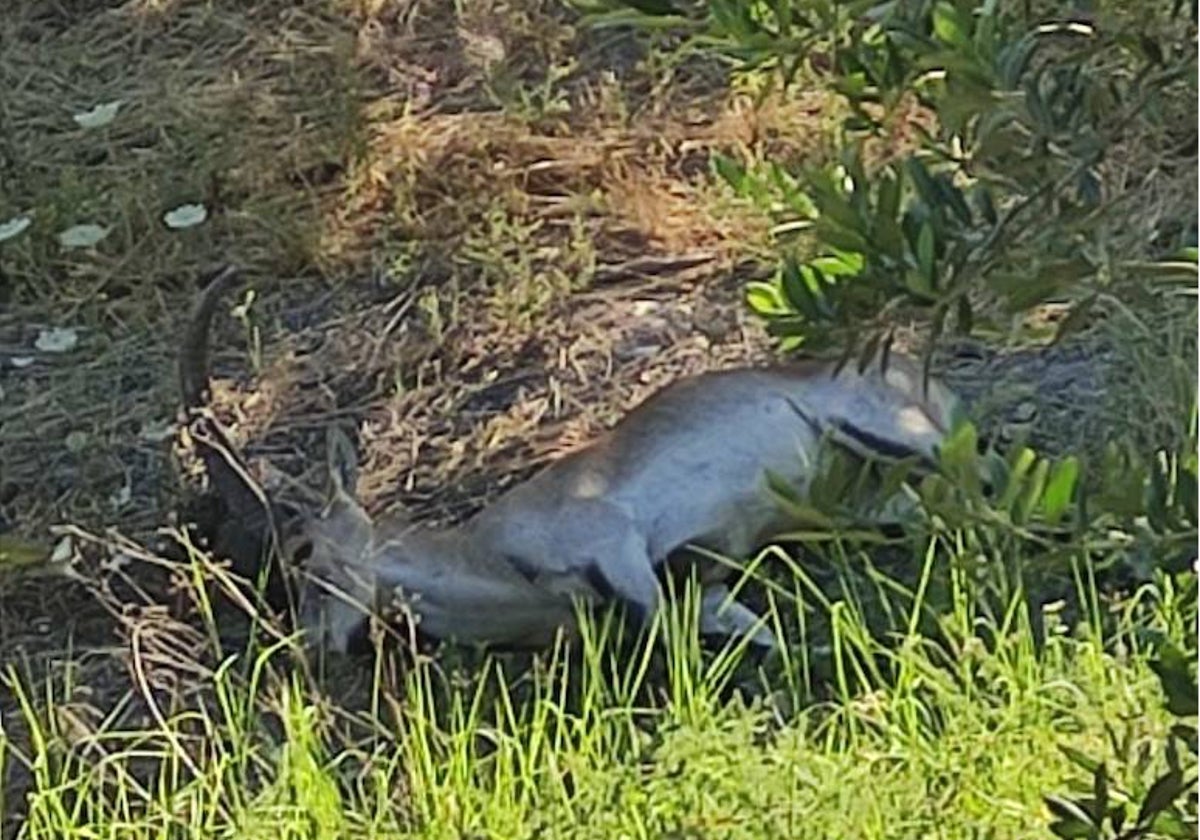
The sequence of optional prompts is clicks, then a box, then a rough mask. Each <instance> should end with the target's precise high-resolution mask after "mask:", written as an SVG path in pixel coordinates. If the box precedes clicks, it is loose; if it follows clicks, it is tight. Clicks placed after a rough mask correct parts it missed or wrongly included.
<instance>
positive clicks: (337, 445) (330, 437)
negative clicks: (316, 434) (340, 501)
mask: <svg viewBox="0 0 1200 840" xmlns="http://www.w3.org/2000/svg"><path fill="white" fill-rule="evenodd" d="M325 459H326V466H327V468H328V471H329V481H330V483H331V485H332V488H331V489H332V491H333V493H332V495H333V496H334V497H335V498H337V497H344V496H349V497H350V498H351V499H353V498H355V490H356V488H357V486H358V454H357V453H356V452H355V450H354V443H353V442H352V441H351V440H350V436H349V435H347V434H346V432H345V431H344V430H342V429H341V428H340V427H338V426H330V427H329V429H328V431H327V432H326V434H325Z"/></svg>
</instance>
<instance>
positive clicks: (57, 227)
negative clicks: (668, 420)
mask: <svg viewBox="0 0 1200 840" xmlns="http://www.w3.org/2000/svg"><path fill="white" fill-rule="evenodd" d="M0 42H3V43H4V45H5V47H4V49H3V50H0V89H4V90H5V91H6V92H7V93H6V95H5V96H4V97H0V128H2V129H3V130H0V182H2V183H3V185H4V188H3V190H0V221H2V220H6V219H9V218H11V217H13V216H16V215H18V214H28V215H30V216H31V217H32V219H33V225H32V227H31V228H30V230H29V231H27V232H26V233H25V234H24V235H23V236H21V237H19V238H17V239H13V240H10V241H7V242H4V243H2V244H0V301H3V302H4V303H5V306H4V307H3V308H0V389H2V398H0V429H2V430H3V432H2V434H0V464H3V468H2V470H0V485H2V486H0V506H2V507H0V511H2V513H3V519H4V520H5V522H6V523H7V525H5V526H4V527H6V528H8V529H9V530H7V531H6V532H5V538H6V539H10V538H12V537H14V536H16V537H20V538H22V539H29V540H32V541H34V542H35V543H38V544H41V545H43V546H48V545H49V544H50V543H52V542H53V541H56V540H57V539H58V537H53V536H51V534H50V529H51V527H53V526H60V525H62V524H64V523H70V524H71V525H70V527H71V528H72V529H73V530H72V531H71V533H72V534H73V535H74V536H73V539H74V541H75V544H76V546H77V549H78V550H79V551H80V552H81V555H82V557H83V558H84V559H83V564H82V566H81V568H83V569H85V570H86V571H87V572H88V573H89V574H94V575H95V576H96V578H97V579H100V580H102V581H104V583H103V587H102V589H101V590H100V594H101V595H102V597H101V598H99V599H97V598H96V597H95V595H96V593H95V592H94V591H87V590H86V588H84V587H77V586H74V585H70V584H66V583H55V584H54V585H45V583H44V582H42V581H39V580H36V579H34V580H24V579H17V580H10V581H6V582H2V583H0V586H3V587H4V594H3V597H0V659H3V661H5V662H10V663H15V664H16V667H17V669H18V673H19V674H20V676H21V678H22V679H23V680H24V681H25V682H26V684H27V685H38V686H45V687H46V689H47V691H51V692H53V693H54V694H55V699H56V700H57V701H59V702H61V703H64V704H66V705H67V706H68V707H69V708H77V709H79V710H80V713H79V719H78V721H76V722H77V723H79V721H83V723H85V724H88V725H89V726H91V725H93V724H94V725H96V726H99V724H97V723H96V722H97V721H100V720H104V721H105V722H106V723H105V725H106V726H118V725H119V726H127V727H131V728H136V727H139V726H141V725H142V724H143V723H144V722H145V721H146V720H147V719H148V718H147V715H149V714H150V707H149V706H147V702H148V698H149V697H152V696H154V692H149V693H147V692H146V685H145V684H141V685H140V687H139V680H142V681H143V683H144V680H145V679H148V677H147V676H146V675H145V674H141V675H139V670H138V668H135V667H133V666H134V663H140V664H139V666H138V667H139V668H141V667H149V665H147V664H146V663H151V664H153V663H157V664H156V665H154V668H153V670H154V673H155V674H156V675H157V676H156V677H155V679H160V678H161V679H163V680H167V682H166V683H163V687H165V688H167V689H170V691H179V692H182V693H181V694H180V695H179V698H178V699H179V701H180V702H183V698H184V696H185V695H186V693H187V692H186V691H184V689H186V686H187V685H192V684H197V683H198V682H203V681H204V680H205V679H206V677H205V672H204V667H208V666H206V665H204V663H197V662H196V661H194V659H195V658H194V657H187V656H183V655H182V653H183V652H184V651H185V650H186V649H187V648H188V647H189V643H186V639H189V638H191V637H190V636H188V635H187V634H188V632H190V631H187V628H188V627H191V626H194V622H192V619H191V618H189V617H190V616H194V615H195V611H196V608H197V605H196V604H194V603H192V602H190V601H189V600H188V596H187V593H188V592H189V589H190V586H189V583H188V581H186V580H181V579H180V578H179V575H178V573H175V572H171V573H167V572H164V571H163V570H162V569H161V567H160V565H158V564H156V563H155V562H154V561H153V553H149V554H148V553H147V552H146V551H145V550H144V549H142V548H140V546H142V545H149V546H150V547H152V548H156V549H162V548H163V547H164V541H163V540H161V539H160V538H159V537H158V536H156V533H157V531H158V529H160V528H161V527H162V526H164V525H166V524H169V523H171V522H173V521H174V520H175V519H176V517H177V516H178V513H179V512H180V511H181V510H183V511H187V510H189V509H190V505H189V504H188V503H187V501H186V498H187V496H188V494H189V493H188V488H189V483H188V481H187V480H185V479H183V478H182V477H181V476H180V475H179V474H178V470H177V465H176V462H175V460H174V459H173V458H172V457H171V455H170V448H171V439H170V432H171V425H172V422H173V420H174V415H175V411H176V406H177V399H178V397H177V387H176V384H175V370H174V359H175V353H176V336H177V335H178V334H179V329H180V326H181V324H182V322H183V319H184V317H185V314H186V311H187V308H188V306H189V304H190V301H191V299H192V296H193V294H194V292H195V282H196V279H197V278H198V277H199V276H200V275H201V274H202V273H203V272H204V271H205V270H207V269H208V268H210V267H211V266H212V265H214V264H215V263H219V262H224V261H233V262H236V263H239V264H241V265H243V266H244V267H245V269H246V275H247V277H248V278H249V286H251V287H252V288H253V289H254V291H255V298H254V299H253V301H250V300H248V299H245V298H243V299H241V300H240V301H239V300H231V301H229V306H230V309H231V310H232V308H233V307H234V305H235V304H239V303H240V304H242V306H241V310H240V312H241V317H240V319H239V318H238V317H233V313H232V312H230V313H229V314H227V315H225V314H223V317H221V318H219V319H218V321H219V323H218V324H217V326H216V340H215V346H216V352H215V354H214V355H215V358H214V366H215V369H216V373H217V378H218V381H217V388H216V394H215V400H214V402H215V404H216V407H217V409H218V411H220V413H221V414H222V416H223V417H224V418H225V419H226V420H227V421H228V422H229V424H230V426H231V428H232V430H233V432H234V434H235V436H236V437H237V438H238V440H239V441H240V442H242V443H244V444H245V445H246V446H247V449H248V450H249V452H250V453H251V454H252V455H256V456H268V457H269V458H270V460H271V463H272V464H274V465H275V466H277V467H279V468H281V469H283V470H286V471H287V472H289V473H291V474H293V475H297V476H299V477H300V478H301V479H302V480H310V481H315V480H316V477H315V476H314V475H312V474H311V473H308V472H307V468H308V467H309V466H310V465H311V464H313V463H314V461H315V460H319V459H316V458H315V456H317V455H319V453H320V445H321V442H322V441H323V433H324V429H325V427H326V426H327V425H328V424H329V423H330V422H335V421H340V422H347V423H355V424H357V425H358V427H359V431H360V440H361V444H362V449H363V459H364V465H363V476H362V485H363V494H364V497H365V499H366V500H367V502H368V503H369V504H371V505H372V506H373V507H376V508H381V507H387V506H391V505H395V504H400V503H403V504H405V505H407V506H409V507H411V508H412V509H413V510H414V511H415V512H417V513H418V514H419V515H421V516H428V517H433V518H437V519H457V518H460V517H462V516H464V515H466V514H468V513H470V512H471V511H473V510H475V509H476V508H477V507H478V506H479V505H480V504H482V503H483V502H484V501H486V499H488V498H490V497H492V496H494V495H495V494H496V493H498V492H501V491H502V490H503V489H504V488H506V487H508V486H510V485H511V483H512V482H513V481H515V480H518V479H520V478H522V477H524V476H525V475H528V474H529V472H530V471H532V470H533V469H535V468H537V466H539V465H540V464H542V463H544V462H545V461H546V460H547V459H549V458H552V457H554V456H555V454H557V453H559V452H561V451H563V450H564V449H566V448H569V447H570V446H573V445H576V444H578V443H579V442H581V441H583V440H586V439H587V438H588V437H590V436H591V435H593V434H594V433H595V431H596V430H597V429H599V428H601V427H602V426H604V425H606V424H608V423H610V422H612V421H613V420H614V419H615V418H616V417H617V416H618V414H619V413H620V411H621V409H623V408H625V407H628V406H629V405H630V404H632V403H633V402H636V401H637V400H639V399H641V398H642V397H644V396H645V395H646V394H647V393H648V392H649V391H650V390H652V389H654V388H655V387H657V386H659V385H661V384H663V383H665V382H666V381H668V380H669V379H671V378H673V377H674V376H677V375H679V374H680V373H684V372H691V371H697V370H701V369H704V368H705V367H708V366H712V365H722V364H729V363H732V362H734V361H740V360H745V359H748V358H753V357H756V356H757V355H759V354H761V353H763V352H764V346H765V344H764V341H763V337H762V335H761V333H760V332H759V331H758V327H757V325H756V324H754V323H751V322H748V321H747V320H746V319H745V317H744V315H743V313H742V306H741V292H740V285H741V274H742V273H743V272H744V271H745V270H746V268H745V266H747V265H748V262H747V261H748V260H752V259H753V257H754V256H755V255H756V254H759V253H762V248H763V246H764V244H765V241H766V239H765V237H766V227H765V222H764V221H763V220H762V219H761V218H759V217H758V216H756V215H754V214H752V213H750V212H748V211H747V210H745V209H744V208H741V207H739V206H737V205H735V204H733V203H731V202H730V201H728V199H727V198H726V196H725V194H724V192H723V191H722V190H721V189H720V188H718V187H717V186H716V185H715V184H714V183H713V181H712V179H711V178H710V176H709V170H708V163H707V160H708V155H709V152H710V151H711V150H713V149H723V150H727V151H733V150H743V151H744V152H746V153H747V154H751V155H755V154H766V153H768V152H769V153H770V154H774V155H781V156H785V157H789V158H792V159H798V158H804V157H808V156H812V155H820V154H822V153H823V143H824V142H825V136H826V135H825V133H824V124H823V122H822V120H821V119H817V117H818V116H819V115H820V114H821V112H822V108H823V107H824V105H823V103H822V102H821V101H820V100H814V99H812V98H811V97H807V98H806V97H796V98H794V99H784V98H780V97H774V98H768V99H767V100H766V101H765V102H764V103H763V104H761V105H760V106H757V107H756V106H752V105H751V98H752V94H753V92H752V91H751V92H746V91H738V90H736V89H731V88H729V87H728V86H727V85H726V84H725V81H724V80H723V79H721V78H720V77H715V76H714V74H713V73H712V70H711V68H708V67H700V68H698V70H697V69H688V68H682V69H680V68H674V69H669V70H664V69H663V68H662V67H661V66H660V65H659V63H658V62H656V61H655V60H653V57H652V56H651V57H650V59H651V60H648V61H644V60H643V59H644V58H646V57H645V56H643V55H642V54H641V53H640V52H639V49H638V48H637V47H636V46H634V45H632V44H631V43H629V42H627V41H622V40H616V41H614V40H611V39H610V40H609V41H608V42H607V43H600V44H598V45H596V44H593V43H592V42H591V38H590V37H587V36H583V35H581V34H580V33H578V32H576V31H575V29H574V28H573V26H572V23H571V20H570V18H569V17H568V16H567V15H566V14H564V13H563V12H562V11H561V7H560V6H559V5H558V4H557V3H553V2H550V0H513V2H509V3H499V2H486V0H464V2H461V3H458V4H454V5H452V4H446V3H440V2H432V1H431V0H410V1H409V2H399V1H398V0H397V1H393V0H381V2H365V1H364V2H350V0H312V2H307V3H303V4H295V3H290V2H283V0H254V2H243V1H242V0H237V2H234V0H227V1H226V2H215V3H196V2H149V0H137V1H136V2H126V3H104V4H101V3H92V4H83V3H75V4H69V5H60V6H54V5H50V4H45V3H41V2H35V0H16V3H15V5H13V4H10V5H9V6H6V11H5V14H4V15H3V16H2V17H0ZM114 100H121V101H122V102H123V103H124V104H123V105H122V107H121V110H120V112H119V113H118V116H117V118H116V119H115V120H114V121H113V122H112V123H111V124H109V125H108V126H105V127H103V128H99V129H92V130H84V129H81V128H80V127H78V126H77V125H76V124H75V123H74V122H73V121H72V119H71V115H72V114H73V113H78V112H81V111H84V110H86V109H88V108H90V107H92V106H93V105H95V104H97V103H102V102H110V101H114ZM191 202H202V203H204V204H205V205H206V206H207V207H208V208H209V210H210V213H211V215H210V218H209V219H208V221H207V222H205V223H204V224H203V225H201V226H199V227H196V228H193V229H190V230H184V231H172V230H169V229H168V228H167V227H166V226H165V225H164V224H163V221H162V216H163V214H164V213H165V212H166V211H167V210H169V209H171V208H173V207H176V206H178V205H180V204H184V203H191ZM83 222H94V223H98V224H102V225H105V226H108V227H110V228H111V231H110V233H109V235H108V237H107V238H106V239H104V240H103V241H102V242H101V243H99V245H98V246H97V247H95V248H93V249H86V250H65V249H63V248H61V247H59V245H58V243H57V240H56V236H57V234H58V232H59V231H61V230H63V229H64V228H66V227H68V226H70V225H74V224H78V223H83ZM49 326H57V327H69V328H72V329H75V330H77V331H78V335H79V344H78V347H77V348H76V349H74V350H73V351H71V352H69V353H62V354H55V353H40V352H37V351H36V350H34V349H33V348H32V345H33V342H34V340H35V338H36V336H37V335H38V331H39V330H40V329H42V328H43V327H49ZM27 357H32V358H33V363H32V364H31V365H28V366H22V365H23V360H24V359H25V358H27ZM14 359H15V360H16V362H14ZM81 528H82V529H86V530H80V529H81ZM121 534H125V535H130V536H132V537H135V538H137V542H129V541H128V540H126V539H125V537H123V536H120V535H121ZM96 536H98V537H99V539H98V540H97V539H96ZM165 542H166V543H167V544H169V543H170V540H169V539H168V540H166V541H165ZM130 558H133V560H132V561H130ZM114 562H117V563H120V562H126V563H128V566H127V567H123V568H122V569H121V570H119V571H117V572H114V571H113V570H112V568H111V566H112V564H113V563H114ZM141 590H146V591H141ZM193 594H194V593H193ZM152 604H165V605H166V606H165V607H151V606H149V605H152ZM181 618H182V619H185V620H184V621H183V622H182V623H181V622H180V619H181ZM226 620H229V619H226ZM172 627H175V628H176V630H178V631H179V632H178V633H176V632H175V630H171V628H172ZM164 640H167V641H170V640H175V642H180V640H184V642H182V647H180V644H176V643H175V642H172V644H171V645H169V647H170V651H159V650H158V647H159V646H161V645H160V643H163V642H164ZM192 641H195V640H194V639H193V640H192ZM134 651H136V652H137V656H132V655H131V654H132V652H134ZM81 652H83V653H82V655H81ZM172 674H174V676H172ZM172 681H173V682H172ZM168 683H169V684H168ZM13 702H15V701H14V700H13V698H12V697H10V696H7V695H6V696H5V697H4V699H3V701H2V703H0V705H2V707H3V710H4V711H5V712H8V711H10V710H11V708H12V704H13ZM6 720H8V716H7V715H6ZM88 721H90V722H91V723H88ZM80 725H83V724H80ZM9 734H10V735H13V736H14V737H15V738H16V740H17V741H19V740H20V733H18V732H15V731H13V730H12V729H11V727H10V732H9Z"/></svg>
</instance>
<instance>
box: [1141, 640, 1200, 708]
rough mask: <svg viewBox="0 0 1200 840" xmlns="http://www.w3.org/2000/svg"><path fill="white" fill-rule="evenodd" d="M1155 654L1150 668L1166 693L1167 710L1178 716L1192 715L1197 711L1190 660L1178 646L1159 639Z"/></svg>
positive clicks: (1195, 690) (1194, 682)
mask: <svg viewBox="0 0 1200 840" xmlns="http://www.w3.org/2000/svg"><path fill="white" fill-rule="evenodd" d="M1156 653H1157V656H1156V657H1155V658H1154V659H1152V660H1150V663H1149V665H1150V669H1151V670H1152V671H1154V673H1155V674H1157V675H1158V681H1159V683H1161V685H1162V689H1163V693H1164V694H1166V695H1167V710H1168V711H1169V712H1170V713H1171V714H1173V715H1176V716H1178V717H1192V716H1194V715H1195V714H1196V713H1197V700H1196V697H1197V693H1200V690H1198V688H1197V685H1196V677H1195V675H1194V673H1193V670H1192V664H1193V663H1192V661H1191V660H1190V659H1189V658H1188V657H1186V656H1184V654H1183V652H1182V651H1180V650H1179V648H1178V647H1176V646H1175V645H1173V644H1171V643H1170V642H1168V641H1161V642H1159V644H1158V647H1157V649H1156Z"/></svg>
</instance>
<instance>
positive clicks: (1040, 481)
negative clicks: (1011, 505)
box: [1013, 458, 1050, 523]
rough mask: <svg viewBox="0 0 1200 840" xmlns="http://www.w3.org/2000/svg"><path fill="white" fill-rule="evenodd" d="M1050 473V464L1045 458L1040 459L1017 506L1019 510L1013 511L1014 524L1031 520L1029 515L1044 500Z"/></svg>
mask: <svg viewBox="0 0 1200 840" xmlns="http://www.w3.org/2000/svg"><path fill="white" fill-rule="evenodd" d="M1049 473H1050V462H1049V461H1047V460H1046V459H1044V458H1041V459H1039V460H1038V462H1037V466H1035V467H1034V468H1033V473H1032V474H1031V475H1030V477H1029V483H1028V484H1026V486H1025V492H1024V493H1023V494H1022V496H1021V499H1020V501H1019V502H1018V504H1017V509H1016V510H1015V511H1013V521H1014V522H1017V523H1023V522H1027V521H1028V520H1029V515H1030V514H1031V513H1032V512H1033V511H1034V510H1035V509H1036V507H1037V504H1038V502H1039V501H1040V500H1041V498H1042V494H1043V493H1044V492H1045V489H1046V479H1047V477H1048V476H1049Z"/></svg>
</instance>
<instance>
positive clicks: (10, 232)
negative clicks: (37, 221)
mask: <svg viewBox="0 0 1200 840" xmlns="http://www.w3.org/2000/svg"><path fill="white" fill-rule="evenodd" d="M31 224H33V220H32V219H30V218H29V217H28V216H13V217H12V218H11V219H9V220H8V221H7V222H5V223H4V224H2V225H0V242H3V241H4V240H6V239H12V238H13V237H14V236H20V235H21V234H22V233H24V231H25V228H27V227H29V226H30V225H31Z"/></svg>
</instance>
